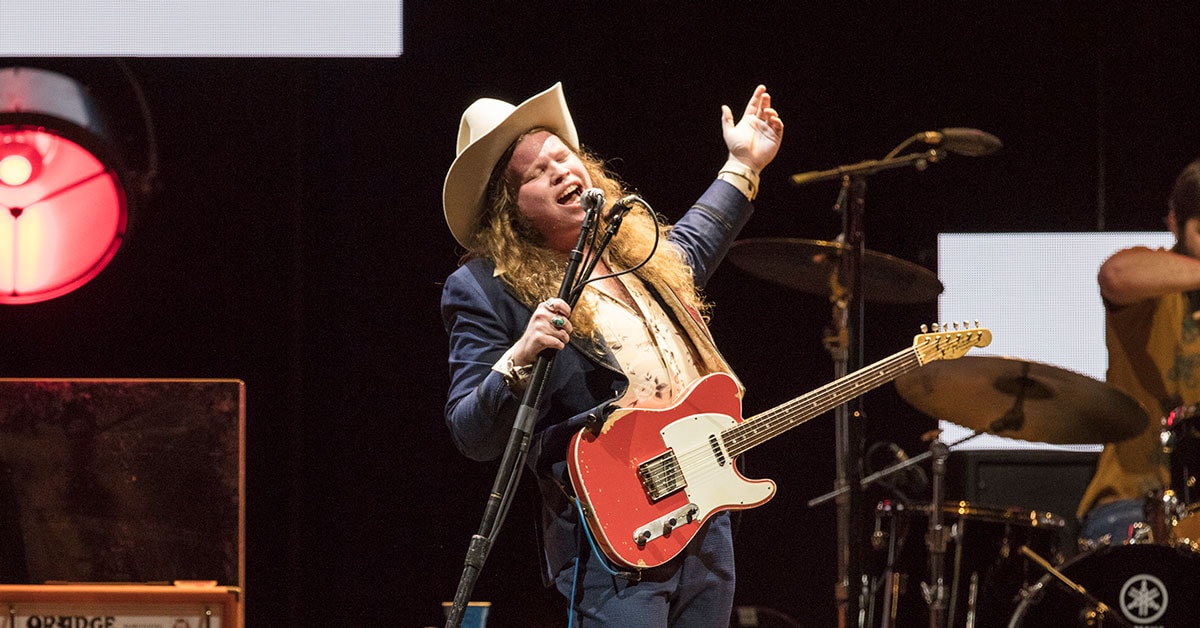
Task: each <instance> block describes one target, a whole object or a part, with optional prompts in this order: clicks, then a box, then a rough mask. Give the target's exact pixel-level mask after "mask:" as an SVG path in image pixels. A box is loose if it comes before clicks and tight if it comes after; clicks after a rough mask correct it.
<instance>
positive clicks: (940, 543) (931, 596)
mask: <svg viewBox="0 0 1200 628" xmlns="http://www.w3.org/2000/svg"><path fill="white" fill-rule="evenodd" d="M929 454H930V456H932V457H933V478H932V481H931V484H930V486H931V489H930V490H931V496H930V500H929V501H930V505H929V529H928V530H927V531H926V532H925V546H926V547H927V548H928V549H929V582H922V583H921V595H922V596H924V598H925V604H926V605H928V606H929V626H930V628H943V627H944V626H945V625H946V576H945V571H946V569H945V567H946V565H945V559H946V527H945V526H944V525H942V501H943V500H944V499H945V494H946V483H945V480H946V458H948V457H949V456H950V448H949V447H947V446H946V444H945V443H943V442H942V439H941V438H940V437H935V438H934V439H933V441H931V442H930V443H929Z"/></svg>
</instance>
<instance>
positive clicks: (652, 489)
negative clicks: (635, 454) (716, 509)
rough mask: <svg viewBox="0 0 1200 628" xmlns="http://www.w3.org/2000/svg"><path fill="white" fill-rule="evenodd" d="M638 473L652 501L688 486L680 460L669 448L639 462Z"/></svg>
mask: <svg viewBox="0 0 1200 628" xmlns="http://www.w3.org/2000/svg"><path fill="white" fill-rule="evenodd" d="M637 475H638V480H640V481H641V483H642V488H643V489H644V490H645V491H646V495H647V496H648V497H649V498H650V501H652V502H656V501H658V500H660V499H662V498H664V497H666V496H667V495H670V494H671V493H674V492H675V491H678V490H679V489H681V488H683V487H685V486H687V482H686V481H684V479H683V472H682V471H680V470H679V461H678V460H676V459H675V452H673V451H671V450H669V449H668V450H667V451H664V452H663V453H661V454H659V455H657V456H655V457H653V458H651V459H649V460H647V461H645V462H643V463H642V464H639V465H638V467H637Z"/></svg>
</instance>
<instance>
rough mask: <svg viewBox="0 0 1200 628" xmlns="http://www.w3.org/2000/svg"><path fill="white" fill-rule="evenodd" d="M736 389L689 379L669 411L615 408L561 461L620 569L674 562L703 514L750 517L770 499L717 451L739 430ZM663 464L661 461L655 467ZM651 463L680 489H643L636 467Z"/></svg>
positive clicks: (720, 376) (766, 488) (765, 484)
mask: <svg viewBox="0 0 1200 628" xmlns="http://www.w3.org/2000/svg"><path fill="white" fill-rule="evenodd" d="M741 411H742V406H741V399H740V397H739V394H738V387H737V383H736V382H735V381H734V380H733V378H732V377H730V376H729V375H726V374H724V373H714V374H711V375H707V376H705V377H703V378H701V379H699V380H697V381H696V382H695V383H694V384H693V385H692V386H691V387H689V388H688V389H687V390H685V391H684V392H683V394H681V395H680V396H679V400H677V401H676V403H675V404H674V405H672V406H670V407H667V408H661V409H618V410H616V411H614V412H613V413H612V414H611V415H610V416H609V417H608V420H607V421H606V422H605V423H604V426H603V428H602V429H601V431H600V433H599V434H595V433H593V432H592V431H590V430H583V431H581V432H580V433H578V434H576V435H575V437H574V438H573V439H572V441H571V446H570V449H569V450H568V453H567V462H568V466H569V470H570V476H571V483H572V485H573V486H574V487H575V495H576V496H577V497H578V498H579V500H580V502H581V503H582V505H583V510H584V515H585V517H586V518H587V523H588V527H589V529H590V530H591V531H592V534H593V536H594V537H595V539H596V542H597V544H598V545H599V546H600V548H601V549H602V550H603V551H604V553H605V554H606V555H607V556H608V557H609V558H611V559H613V560H614V561H617V562H619V563H623V564H624V565H626V566H628V567H633V568H637V569H646V568H651V567H657V566H659V565H662V564H663V563H665V562H667V561H668V560H670V559H672V558H674V557H675V556H677V555H678V554H679V553H680V552H682V551H683V549H684V547H686V546H687V544H688V542H689V541H691V539H692V538H693V537H694V536H695V535H696V533H697V532H698V531H699V530H700V527H701V526H702V525H703V524H704V522H705V521H707V520H708V519H709V518H710V517H711V516H712V515H714V514H716V513H718V512H720V511H722V510H740V509H746V508H753V507H755V506H758V505H760V504H763V503H765V502H766V501H767V500H769V499H771V497H772V496H774V495H775V483H774V482H772V481H770V480H748V479H746V478H745V477H743V476H742V475H741V474H740V473H738V471H737V468H736V465H735V464H734V462H735V461H734V459H733V457H732V456H730V455H729V454H728V453H727V452H726V451H725V450H724V445H723V444H722V443H721V439H720V434H721V432H722V431H724V430H726V429H728V428H730V427H732V426H734V425H736V424H738V423H741V422H742V418H741ZM664 456H665V459H664ZM656 458H658V459H659V462H660V463H661V464H659V465H658V466H657V467H653V468H660V469H665V470H667V471H669V473H668V472H663V473H657V474H654V475H655V477H656V478H658V477H660V476H670V481H671V482H674V483H676V484H678V486H679V488H678V489H675V490H672V489H661V488H660V489H659V490H660V492H665V493H667V494H663V495H661V496H659V497H657V498H655V497H654V496H653V495H652V493H653V492H654V491H652V490H650V489H648V487H647V484H646V482H647V479H646V477H645V475H646V473H647V471H646V468H647V467H646V466H645V465H644V464H643V463H647V462H649V461H654V460H655V459H656Z"/></svg>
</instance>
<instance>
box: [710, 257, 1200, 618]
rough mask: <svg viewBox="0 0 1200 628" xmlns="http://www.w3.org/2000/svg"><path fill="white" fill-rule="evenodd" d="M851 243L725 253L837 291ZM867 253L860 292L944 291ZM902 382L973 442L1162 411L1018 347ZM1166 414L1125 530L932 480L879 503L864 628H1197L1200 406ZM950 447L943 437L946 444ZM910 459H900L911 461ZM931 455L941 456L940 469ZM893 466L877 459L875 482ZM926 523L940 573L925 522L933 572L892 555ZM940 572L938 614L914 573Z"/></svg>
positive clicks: (1064, 437) (1140, 423) (808, 287)
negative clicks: (1159, 463) (1139, 509)
mask: <svg viewBox="0 0 1200 628" xmlns="http://www.w3.org/2000/svg"><path fill="white" fill-rule="evenodd" d="M847 250H848V249H847V247H846V246H844V245H842V244H841V243H838V242H825V241H817V240H799V239H788V238H766V239H753V240H742V241H739V242H737V243H735V244H734V246H733V249H732V250H731V251H730V254H729V259H730V260H731V261H732V262H733V263H734V265H736V266H738V267H739V268H741V269H742V270H744V271H746V272H748V273H750V274H751V275H754V276H757V277H759V278H761V279H765V280H768V281H770V282H773V283H776V284H779V285H782V286H784V287H787V288H790V289H793V290H798V291H801V292H806V293H811V294H817V295H825V296H831V299H832V298H834V296H836V294H835V293H836V289H837V282H838V278H837V273H838V271H839V259H840V257H841V256H842V255H843V254H845V253H846V252H847ZM861 259H862V266H861V271H860V272H861V275H862V278H861V286H862V288H861V290H862V292H863V297H862V298H863V299H865V300H867V301H875V302H882V303H920V302H924V301H929V300H932V299H934V298H936V296H937V295H938V294H940V293H941V291H942V285H941V283H940V282H939V281H938V279H937V277H936V276H935V275H934V274H933V273H932V272H930V271H929V270H927V269H925V268H923V267H921V266H918V265H915V264H911V263H909V262H906V261H904V260H900V259H898V258H894V257H891V256H888V255H884V254H881V253H875V252H872V251H864V252H863V255H862V258H861ZM895 386H896V390H897V392H898V393H899V394H900V396H901V398H903V399H904V401H905V402H907V403H908V404H910V405H911V406H913V407H914V408H915V409H917V410H918V411H920V412H922V413H923V414H926V415H928V416H930V417H933V418H935V419H938V420H944V421H948V422H951V423H954V424H957V425H961V426H963V427H966V428H969V429H970V430H972V431H974V432H975V434H974V435H972V436H969V437H968V439H969V438H974V436H977V435H979V434H994V435H998V436H1004V437H1009V438H1015V439H1020V440H1024V441H1031V442H1037V443H1046V444H1051V445H1081V444H1106V443H1115V442H1120V441H1123V440H1126V439H1129V438H1131V437H1134V436H1136V435H1138V434H1141V433H1143V432H1144V431H1145V430H1146V429H1147V428H1148V427H1150V425H1151V422H1152V421H1154V422H1155V423H1158V422H1159V421H1157V420H1155V418H1154V417H1151V416H1149V414H1148V413H1147V412H1146V411H1145V410H1144V409H1143V407H1142V406H1141V405H1140V404H1139V403H1138V402H1137V401H1135V400H1134V399H1132V398H1131V397H1129V396H1128V395H1126V394H1125V393H1123V392H1121V391H1120V390H1118V389H1116V388H1114V387H1112V386H1109V385H1108V384H1105V383H1103V382H1099V381H1096V380H1094V379H1092V378H1090V377H1087V376H1085V375H1081V374H1079V373H1074V372H1071V371H1067V370H1063V369H1060V368H1057V367H1054V366H1050V365H1047V364H1042V363H1038V362H1031V361H1027V360H1021V359H1015V358H1007V357H992V356H963V357H961V358H958V359H955V360H948V361H937V362H931V363H929V364H926V365H924V366H922V367H921V368H919V369H917V370H915V371H913V372H911V373H908V374H907V375H903V376H901V377H899V378H897V379H896V381H895ZM1161 424H1162V426H1161V436H1162V442H1163V451H1164V453H1165V454H1167V456H1166V460H1168V461H1169V467H1170V472H1171V485H1170V487H1169V488H1168V489H1166V490H1164V491H1163V492H1161V493H1159V494H1156V495H1150V496H1147V497H1146V507H1145V513H1146V521H1145V523H1144V524H1139V525H1138V526H1135V530H1133V531H1132V533H1131V535H1130V539H1129V540H1127V541H1123V542H1122V541H1115V542H1110V543H1099V544H1091V545H1089V546H1083V545H1079V546H1076V545H1077V544H1076V541H1075V539H1074V538H1073V534H1072V532H1073V531H1074V529H1075V528H1074V526H1071V525H1068V520H1067V518H1066V517H1065V516H1064V515H1062V514H1061V513H1049V512H1039V511H1036V510H1031V509H1028V508H1023V507H1020V506H996V505H991V504H979V503H972V502H967V501H946V500H944V499H943V498H942V495H941V494H940V491H937V490H935V491H934V494H933V496H932V497H931V498H930V502H926V503H909V502H907V501H905V500H901V499H884V500H882V501H880V502H879V503H878V504H877V505H876V508H875V512H874V530H873V531H872V532H871V536H870V546H871V548H872V551H873V552H875V555H877V556H882V557H883V558H881V559H879V560H877V561H876V562H877V563H879V562H882V563H883V564H884V566H883V567H882V568H881V569H874V570H873V571H874V572H876V573H871V574H865V573H864V574H863V579H864V582H865V581H867V580H871V581H872V585H871V586H870V587H864V592H866V593H864V597H866V598H869V599H864V600H862V601H861V605H862V606H861V608H862V609H863V610H862V611H861V612H860V614H859V621H858V622H857V625H860V626H871V627H872V628H874V627H875V626H880V627H881V628H893V627H896V626H934V627H935V628H937V627H940V626H943V625H945V626H953V627H955V628H957V627H968V628H973V627H985V626H999V627H1008V628H1042V627H1060V626H1061V627H1070V626H1162V627H1172V626H1195V625H1200V619H1198V618H1200V487H1197V486H1196V482H1197V476H1200V405H1196V406H1184V407H1180V408H1177V409H1176V410H1175V411H1173V412H1171V413H1169V414H1168V415H1167V416H1166V417H1162V418H1161ZM934 438H935V439H936V436H935V437H934ZM959 442H960V443H961V442H962V441H959ZM957 444H959V443H950V444H949V445H948V446H947V447H946V451H949V450H952V449H953V448H954V446H955V445H957ZM931 451H933V449H932V448H931ZM916 458H920V457H919V456H915V457H914V459H912V460H909V461H908V463H900V464H897V465H894V467H895V468H896V470H902V468H905V467H910V466H911V463H912V462H914V461H915V459H916ZM943 461H944V458H943ZM936 462H937V458H936V456H935V473H936V470H937V467H936ZM887 474H888V470H884V472H883V473H881V474H875V476H870V477H869V478H867V479H866V480H870V479H872V478H874V477H876V476H879V475H884V476H886V475H887ZM866 480H864V483H865V482H866ZM935 484H936V483H935ZM815 501H820V500H815ZM812 503H814V502H810V504H812ZM931 503H932V504H940V506H931V505H930V504H931ZM1073 514H1074V513H1071V516H1073ZM930 521H937V522H939V523H941V522H942V521H944V522H945V523H946V525H947V528H948V530H947V531H948V539H949V545H950V547H949V548H948V549H946V550H945V554H944V568H943V567H942V566H939V565H935V564H934V563H940V562H942V561H941V560H940V559H941V558H942V555H941V552H940V550H934V549H933V547H932V546H931V545H930V537H931V536H932V532H933V531H932V528H933V526H932V525H931V526H929V527H930V528H931V530H930V531H929V532H926V534H925V541H926V545H927V546H928V551H929V552H930V554H931V560H930V566H929V567H928V571H927V572H926V573H913V574H908V573H903V571H904V569H903V568H902V566H900V565H899V564H898V561H897V556H898V555H899V554H900V552H901V551H902V549H903V544H904V540H905V538H906V537H907V536H908V535H909V534H908V533H909V529H910V527H912V528H915V527H916V526H921V527H924V526H925V525H926V524H927V523H929V522H930ZM939 527H940V526H939ZM935 551H936V552H937V553H936V554H935V553H934V552H935ZM935 557H936V558H937V559H938V560H934V558H935ZM935 567H936V568H937V570H938V571H937V573H941V574H943V575H944V578H942V579H939V580H940V581H944V582H946V585H945V586H946V587H947V588H948V589H949V601H948V605H946V607H945V610H944V618H942V619H940V620H938V621H934V617H935V615H934V610H933V608H932V605H931V604H930V597H931V594H930V586H929V585H930V583H928V582H922V583H921V586H920V587H917V586H915V583H912V582H910V581H909V580H910V577H909V576H910V575H912V576H917V577H918V578H922V577H924V578H928V575H929V572H933V571H934V570H935ZM864 570H865V568H864ZM914 571H915V570H914ZM927 607H929V608H927ZM943 622H944V623H943ZM847 625H848V624H847Z"/></svg>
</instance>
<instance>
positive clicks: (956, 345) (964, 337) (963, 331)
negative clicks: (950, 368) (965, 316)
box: [913, 321, 992, 365]
mask: <svg viewBox="0 0 1200 628" xmlns="http://www.w3.org/2000/svg"><path fill="white" fill-rule="evenodd" d="M990 344H992V332H991V330H989V329H988V328H986V327H980V326H979V322H978V321H976V322H975V326H974V327H971V326H969V325H968V324H967V323H963V324H962V326H961V327H960V326H959V324H958V323H953V326H951V325H950V324H943V325H938V324H937V323H934V325H933V331H932V332H930V331H929V328H927V327H926V326H924V325H921V333H920V334H919V335H917V336H916V337H915V338H913V348H914V349H915V350H916V351H917V359H918V360H920V362H921V364H922V365H924V364H927V363H929V362H932V361H934V360H954V359H956V358H961V357H962V356H964V355H966V353H967V351H970V350H971V347H986V346H988V345H990Z"/></svg>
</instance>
